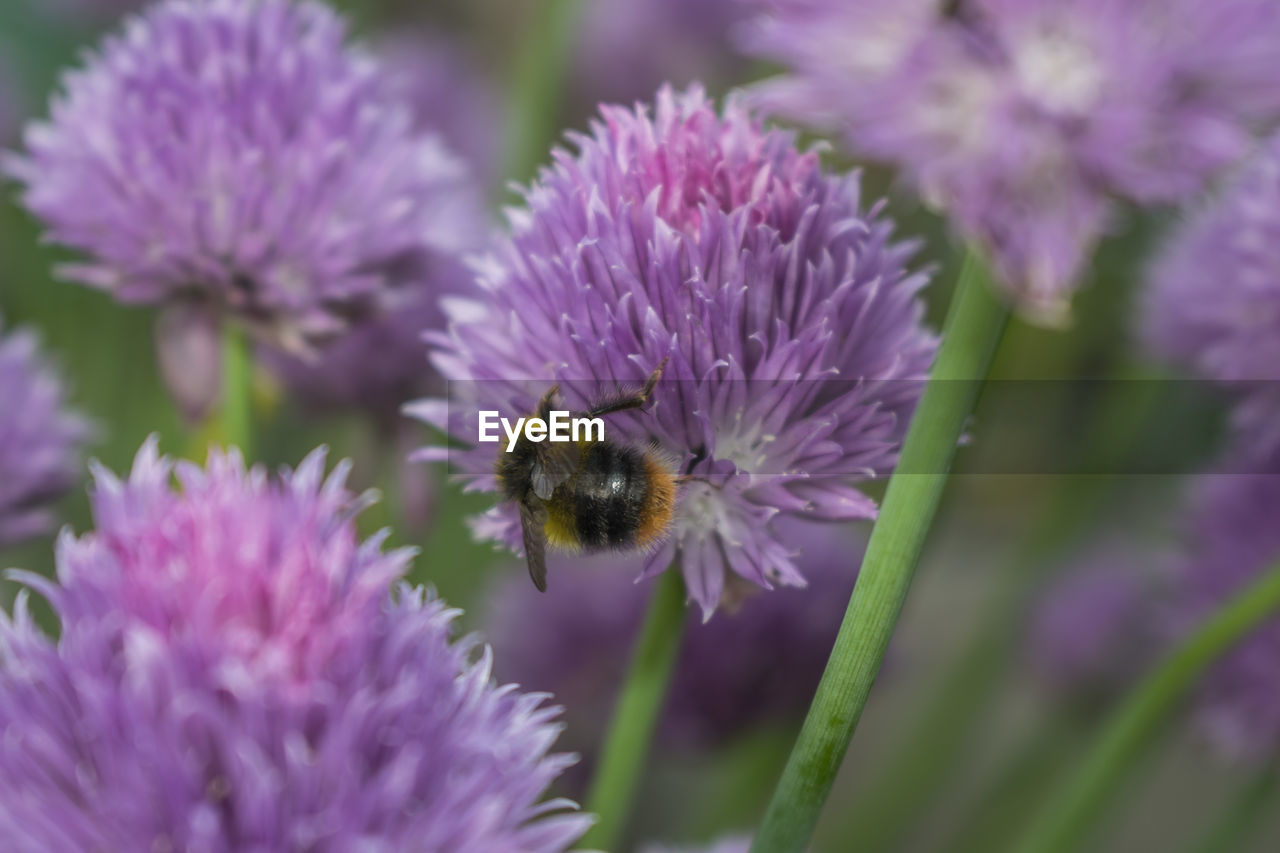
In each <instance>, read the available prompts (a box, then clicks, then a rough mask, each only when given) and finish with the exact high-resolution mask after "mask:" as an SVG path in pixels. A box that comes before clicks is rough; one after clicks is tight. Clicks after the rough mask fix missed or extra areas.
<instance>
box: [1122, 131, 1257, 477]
mask: <svg viewBox="0 0 1280 853" xmlns="http://www.w3.org/2000/svg"><path fill="white" fill-rule="evenodd" d="M1143 307H1144V311H1143V312H1142V314H1141V317H1142V322H1143V323H1144V324H1145V330H1144V332H1145V337H1146V339H1147V341H1148V344H1149V346H1150V349H1151V350H1152V351H1153V352H1155V353H1156V354H1157V355H1159V356H1161V357H1162V358H1164V359H1167V360H1169V361H1172V362H1175V363H1178V364H1180V365H1182V366H1185V367H1188V368H1190V369H1191V370H1192V371H1193V373H1194V374H1195V375H1197V376H1201V377H1204V378H1206V379H1210V380H1214V381H1216V382H1220V383H1223V384H1224V386H1225V387H1227V388H1229V389H1230V390H1231V391H1232V393H1233V394H1234V395H1235V396H1236V397H1237V398H1239V399H1238V400H1237V402H1236V406H1235V409H1236V416H1235V425H1236V427H1237V429H1238V430H1239V431H1240V436H1239V440H1240V441H1241V442H1242V443H1244V444H1247V445H1252V446H1253V450H1251V451H1250V452H1251V454H1254V456H1255V458H1257V455H1258V454H1266V453H1267V452H1268V451H1269V450H1272V449H1276V448H1280V419H1278V418H1277V413H1280V388H1278V387H1277V385H1278V384H1280V136H1277V137H1273V138H1272V139H1271V140H1270V141H1268V142H1267V144H1266V145H1265V146H1264V147H1263V148H1262V149H1261V150H1260V151H1259V152H1258V153H1257V155H1256V156H1255V157H1254V158H1253V160H1252V161H1251V162H1250V163H1249V164H1248V165H1247V166H1246V167H1245V168H1243V169H1242V170H1241V172H1240V173H1239V174H1238V175H1237V176H1236V177H1235V179H1234V180H1233V181H1231V183H1230V184H1229V185H1228V186H1227V187H1226V188H1225V189H1224V190H1223V192H1222V193H1221V194H1220V196H1219V197H1218V198H1216V199H1214V200H1213V201H1211V202H1210V203H1209V204H1207V205H1206V206H1205V207H1204V208H1203V209H1201V210H1199V211H1197V212H1195V213H1193V214H1192V215H1191V216H1190V218H1189V219H1188V220H1187V221H1186V222H1185V223H1184V224H1183V225H1182V226H1181V227H1180V228H1178V229H1177V230H1176V231H1175V232H1174V233H1173V234H1172V235H1171V237H1170V238H1169V240H1168V242H1167V245H1166V248H1165V249H1164V250H1163V251H1162V253H1161V255H1160V256H1159V257H1158V259H1157V261H1156V263H1155V264H1154V266H1153V269H1152V274H1151V283H1150V287H1149V289H1148V292H1147V296H1146V304H1145V305H1144V306H1143Z"/></svg>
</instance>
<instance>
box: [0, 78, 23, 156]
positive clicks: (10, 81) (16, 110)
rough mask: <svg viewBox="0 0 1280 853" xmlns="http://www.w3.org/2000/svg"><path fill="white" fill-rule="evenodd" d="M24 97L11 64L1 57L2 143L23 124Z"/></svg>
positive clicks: (0, 107)
mask: <svg viewBox="0 0 1280 853" xmlns="http://www.w3.org/2000/svg"><path fill="white" fill-rule="evenodd" d="M22 116H23V109H22V98H21V94H20V93H19V91H18V81H17V80H16V79H14V76H13V73H12V71H10V69H9V65H8V63H7V62H5V61H4V59H3V57H0V143H4V142H8V141H9V140H11V139H13V138H14V136H15V135H16V134H17V132H18V128H19V126H20V125H21V124H22Z"/></svg>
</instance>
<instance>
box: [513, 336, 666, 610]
mask: <svg viewBox="0 0 1280 853" xmlns="http://www.w3.org/2000/svg"><path fill="white" fill-rule="evenodd" d="M665 366H666V359H663V361H662V363H661V364H659V365H658V367H657V369H655V370H654V371H653V373H651V374H649V378H648V379H647V380H646V381H645V383H644V387H642V388H641V389H640V390H639V391H637V392H635V393H633V394H625V395H620V396H616V397H612V398H608V399H605V400H601V401H599V402H597V403H595V404H594V405H592V406H591V408H589V409H588V410H587V411H586V412H585V413H583V414H584V416H585V417H587V418H601V417H604V416H605V415H608V414H611V413H613V412H621V411H625V410H627V409H639V408H642V407H643V406H644V405H645V403H646V402H648V400H649V397H650V395H651V394H652V393H653V389H654V387H655V386H656V385H657V384H658V379H659V378H660V377H661V376H662V369H663V368H664V367H665ZM558 393H559V386H558V385H553V386H552V387H551V388H549V389H548V390H547V392H546V393H545V394H543V395H542V399H541V400H539V401H538V406H537V411H536V416H537V417H538V418H540V419H542V420H543V421H544V422H545V421H549V420H550V419H551V413H552V407H553V404H554V401H555V398H556V395H557V394H558ZM674 467H675V466H674V463H673V462H672V461H671V460H670V459H668V458H666V457H665V456H664V455H663V454H662V452H661V451H660V450H659V449H658V448H657V446H656V445H649V446H647V447H634V446H631V445H626V444H619V443H616V442H612V441H609V440H607V439H604V438H603V437H601V438H600V439H599V440H596V441H592V440H589V433H588V438H584V439H581V440H577V441H571V442H551V441H534V440H531V439H530V438H529V437H528V436H527V435H521V436H520V437H519V438H517V439H516V441H515V443H514V444H513V446H512V447H511V449H510V451H503V452H500V453H499V456H498V463H497V466H496V473H497V476H498V483H499V485H500V487H501V489H502V494H503V495H504V496H505V497H506V499H507V500H511V501H515V502H516V504H517V505H518V506H519V507H520V529H521V534H522V536H523V540H524V552H525V559H526V560H527V561H528V564H529V577H531V578H532V579H533V584H534V586H536V587H537V588H538V589H539V590H542V591H544V592H545V591H546V588H547V562H546V547H547V544H548V543H550V544H551V545H552V546H553V547H558V548H563V549H566V550H570V551H588V552H590V551H606V550H614V551H627V550H633V549H644V548H648V547H650V546H652V545H654V544H656V543H657V542H659V541H660V540H661V539H662V537H663V536H664V535H665V534H666V532H667V530H668V528H669V527H670V526H671V519H672V516H673V515H674V512H675V494H676V485H677V483H679V482H680V481H681V480H682V479H683V478H681V477H677V476H676V475H675V472H674Z"/></svg>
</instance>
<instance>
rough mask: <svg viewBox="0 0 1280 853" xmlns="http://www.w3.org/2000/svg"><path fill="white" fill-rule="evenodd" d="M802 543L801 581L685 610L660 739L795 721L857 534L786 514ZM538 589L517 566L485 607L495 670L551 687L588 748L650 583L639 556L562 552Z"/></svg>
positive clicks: (571, 731) (828, 633) (830, 637)
mask: <svg viewBox="0 0 1280 853" xmlns="http://www.w3.org/2000/svg"><path fill="white" fill-rule="evenodd" d="M785 533H786V534H787V535H788V541H793V542H800V543H804V544H803V550H802V551H801V552H800V553H799V555H798V556H797V557H796V563H797V565H798V567H799V568H800V569H801V570H802V571H803V572H804V574H805V576H806V577H807V578H808V580H809V586H808V587H807V588H806V589H802V590H796V589H785V590H779V591H777V592H775V593H768V594H765V593H761V592H760V590H759V589H757V588H756V587H755V586H754V585H752V584H749V583H747V582H746V581H743V580H736V581H734V582H732V584H731V585H732V586H733V594H734V595H738V596H741V599H740V600H738V601H736V602H734V606H733V607H731V608H728V609H729V610H730V611H731V612H726V613H720V614H717V616H716V618H714V619H712V620H711V621H710V622H708V623H706V624H702V621H701V620H700V619H698V618H697V617H696V615H694V614H689V620H688V621H689V624H688V625H687V626H686V633H685V640H684V644H683V647H682V649H681V652H680V659H679V662H678V664H677V666H676V671H675V675H674V676H673V679H672V683H671V689H670V691H669V692H668V694H667V701H666V707H665V711H664V714H663V717H662V721H661V732H662V735H663V740H665V741H666V742H667V743H668V744H672V745H675V746H677V747H680V748H700V747H701V748H705V747H708V746H715V745H718V744H721V743H723V742H725V741H728V740H731V739H733V738H734V737H736V736H738V735H741V734H743V733H745V732H747V731H749V730H751V729H752V728H755V727H758V726H761V725H767V724H770V723H784V724H785V723H787V722H791V721H793V720H796V719H798V718H799V717H801V716H802V715H803V714H804V712H805V710H806V709H807V708H808V707H809V701H810V700H811V699H812V698H813V691H814V690H815V689H816V688H817V686H818V681H819V679H820V678H821V677H822V671H823V669H824V667H825V666H826V663H827V656H828V655H829V653H830V651H831V646H832V644H833V643H834V642H835V638H836V633H837V632H838V630H839V628H840V620H841V617H842V616H843V615H844V610H845V606H846V605H847V604H848V601H849V594H850V592H851V591H852V590H853V582H854V580H855V579H856V577H857V565H858V562H859V560H860V559H861V555H862V550H863V547H864V546H865V544H866V540H865V537H864V536H861V535H859V534H856V533H854V532H852V531H850V530H848V529H847V526H844V525H841V526H836V525H824V524H814V523H802V522H794V521H793V522H788V523H787V525H786V526H785ZM561 562H562V563H564V565H563V566H559V565H555V566H552V569H553V570H555V571H556V576H557V577H558V582H557V583H555V584H552V585H551V586H550V588H549V589H548V590H547V592H546V593H545V594H543V593H539V592H538V591H537V590H536V589H534V587H533V585H532V584H530V583H529V580H528V578H527V577H525V576H524V572H523V571H519V570H514V569H513V570H512V571H511V572H509V573H508V574H507V575H505V576H504V577H503V579H502V581H501V582H500V583H499V585H498V586H497V587H496V588H495V590H494V594H493V596H492V597H491V599H490V603H489V607H488V609H487V611H486V613H485V624H486V631H485V633H486V634H487V635H488V637H489V639H490V641H491V642H492V643H493V647H494V653H495V656H496V659H497V664H496V666H497V673H498V676H499V677H500V678H502V679H503V680H507V681H513V682H516V683H518V684H520V685H521V686H522V687H524V688H525V689H531V690H545V691H548V692H552V693H554V694H555V695H556V696H557V698H558V699H559V700H560V701H562V702H564V703H565V706H566V708H567V711H566V723H567V724H568V728H567V730H566V738H567V739H568V741H569V743H570V745H571V747H572V748H574V749H576V750H580V751H582V752H584V753H587V754H590V753H592V752H594V748H595V746H596V745H597V744H598V743H599V738H600V736H601V735H602V734H603V730H602V727H603V726H604V725H605V724H606V723H607V721H608V719H609V712H610V709H611V708H612V702H613V699H614V697H615V696H616V694H617V690H618V687H619V686H620V685H621V681H622V677H623V675H624V670H625V667H623V666H620V662H622V661H626V660H627V659H628V657H629V655H630V653H631V647H632V644H633V642H634V640H635V636H636V634H637V632H638V630H639V627H640V623H641V621H642V620H643V616H644V611H645V605H646V595H645V593H647V592H648V587H649V584H646V585H645V586H644V587H643V588H641V589H637V588H636V584H635V580H636V572H637V569H638V568H639V563H638V562H637V561H635V560H632V561H627V560H625V559H621V558H618V557H616V556H612V557H610V556H606V557H598V558H594V559H587V560H577V561H569V560H563V561H561Z"/></svg>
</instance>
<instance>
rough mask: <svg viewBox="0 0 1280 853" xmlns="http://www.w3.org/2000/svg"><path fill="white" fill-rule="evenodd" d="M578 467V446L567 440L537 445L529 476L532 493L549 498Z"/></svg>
mask: <svg viewBox="0 0 1280 853" xmlns="http://www.w3.org/2000/svg"><path fill="white" fill-rule="evenodd" d="M577 467H578V448H577V446H576V445H574V444H571V443H568V442H558V443H556V444H552V443H551V442H547V443H545V444H542V445H539V447H538V454H537V456H536V457H534V460H533V469H532V470H531V471H530V472H529V477H530V479H531V480H532V483H533V493H534V494H535V495H537V496H538V497H540V498H542V499H543V500H544V501H549V500H551V495H552V493H553V492H555V490H556V486H559V485H560V484H561V483H563V482H564V481H565V480H567V479H569V477H571V476H573V472H574V469H575V468H577Z"/></svg>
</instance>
